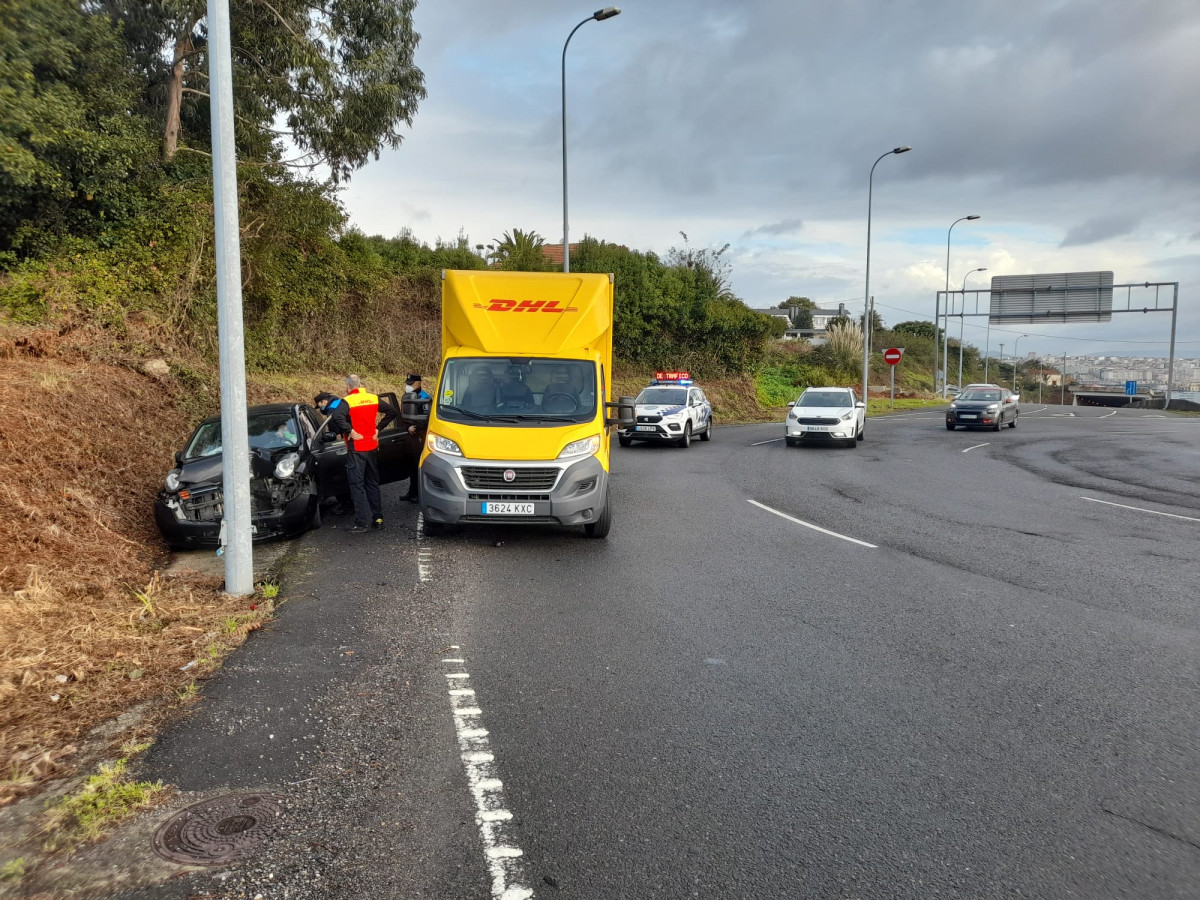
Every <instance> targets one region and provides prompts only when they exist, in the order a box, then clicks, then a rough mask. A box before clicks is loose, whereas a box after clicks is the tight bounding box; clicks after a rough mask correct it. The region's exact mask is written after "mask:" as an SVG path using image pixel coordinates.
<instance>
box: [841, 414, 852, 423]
mask: <svg viewBox="0 0 1200 900" xmlns="http://www.w3.org/2000/svg"><path fill="white" fill-rule="evenodd" d="M853 418H854V413H853V412H848V413H846V414H845V415H844V416H842V421H843V422H849V421H850V420H851V419H853Z"/></svg>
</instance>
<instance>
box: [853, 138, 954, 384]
mask: <svg viewBox="0 0 1200 900" xmlns="http://www.w3.org/2000/svg"><path fill="white" fill-rule="evenodd" d="M911 149H912V147H896V148H894V149H892V150H889V151H888V152H887V153H883V154H880V157H879V159H877V160H875V162H874V163H873V164H872V165H871V174H870V176H869V177H868V178H867V281H866V288H865V289H864V290H863V370H862V379H863V380H862V399H863V403H866V402H867V398H868V397H869V396H870V395H869V393H868V382H869V381H870V378H871V199H872V194H873V192H874V187H875V166H877V165H879V160H881V159H883V158H884V157H885V156H892V155H899V154H901V153H907V152H908V151H909V150H911ZM935 337H936V334H935Z"/></svg>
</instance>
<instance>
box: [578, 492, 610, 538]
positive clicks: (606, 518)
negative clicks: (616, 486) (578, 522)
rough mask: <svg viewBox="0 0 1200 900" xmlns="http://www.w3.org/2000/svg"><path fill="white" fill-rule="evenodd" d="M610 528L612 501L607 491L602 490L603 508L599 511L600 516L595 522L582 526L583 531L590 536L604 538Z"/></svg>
mask: <svg viewBox="0 0 1200 900" xmlns="http://www.w3.org/2000/svg"><path fill="white" fill-rule="evenodd" d="M611 528H612V502H611V497H610V495H609V492H608V491H605V492H604V509H602V510H601V511H600V518H598V519H597V520H596V521H595V522H589V523H588V524H586V525H584V526H583V533H584V534H586V535H587V536H588V537H590V538H606V537H608V532H609V529H611Z"/></svg>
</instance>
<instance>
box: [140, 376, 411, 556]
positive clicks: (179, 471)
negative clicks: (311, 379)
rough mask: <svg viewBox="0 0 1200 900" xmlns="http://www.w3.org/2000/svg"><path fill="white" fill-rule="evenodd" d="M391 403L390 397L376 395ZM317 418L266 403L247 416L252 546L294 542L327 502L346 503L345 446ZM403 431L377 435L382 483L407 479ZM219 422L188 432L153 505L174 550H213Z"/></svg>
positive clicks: (309, 411)
mask: <svg viewBox="0 0 1200 900" xmlns="http://www.w3.org/2000/svg"><path fill="white" fill-rule="evenodd" d="M381 396H385V397H388V398H389V399H390V398H391V397H393V396H394V395H381ZM325 424H326V420H325V417H324V416H322V415H321V413H319V412H317V410H315V409H314V408H312V407H311V406H308V405H307V404H303V403H271V404H266V405H263V406H252V407H250V409H249V410H248V411H247V433H248V436H249V439H250V509H251V525H252V527H253V530H254V533H253V538H254V540H255V541H261V540H266V539H269V538H276V537H292V536H295V535H298V534H301V533H303V532H305V531H307V530H308V529H310V528H317V527H320V524H321V506H322V504H323V503H324V502H325V501H331V502H335V503H336V502H338V501H342V502H345V503H348V502H349V485H348V484H347V481H346V452H347V451H346V445H345V443H344V442H343V441H342V440H341V439H340V438H338V437H337V436H335V435H333V434H330V433H329V432H328V431H327V430H326V429H325ZM408 437H409V436H408V434H407V431H406V430H403V429H401V427H400V423H399V422H398V421H385V422H383V423H382V427H381V428H380V432H379V452H378V454H377V456H378V462H379V480H380V482H381V483H387V482H392V481H398V480H400V479H402V478H404V477H405V475H406V469H405V466H404V457H405V454H407V453H411V452H414V449H415V448H410V447H409V446H408V444H409V443H411V441H410V440H408ZM223 473H224V465H223V457H222V455H221V417H220V416H212V417H210V418H208V419H205V420H204V421H203V422H201V423H200V424H199V425H198V426H197V427H196V430H195V431H193V432H192V435H191V437H190V438H188V440H187V443H186V444H185V445H184V449H183V450H181V451H179V452H177V453H176V454H175V468H173V469H172V470H171V471H170V472H169V473H168V474H167V478H166V483H165V485H164V486H163V489H162V490H161V491H159V494H158V497H157V499H156V500H155V502H154V519H155V522H156V523H157V524H158V530H159V531H160V532H161V533H162V536H163V538H164V539H165V540H166V541H167V543H168V544H169V545H170V546H171V548H172V549H174V550H188V549H195V548H199V547H217V546H220V543H221V522H222V519H223V518H224V516H225V504H224V494H223V485H222V478H223Z"/></svg>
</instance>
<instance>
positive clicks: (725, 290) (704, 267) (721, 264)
mask: <svg viewBox="0 0 1200 900" xmlns="http://www.w3.org/2000/svg"><path fill="white" fill-rule="evenodd" d="M679 235H680V237H682V238H683V247H682V248H680V247H672V248H671V249H670V250H669V251H668V252H667V265H668V266H671V267H673V268H677V269H682V270H685V271H687V272H691V273H693V274H694V275H695V279H694V286H695V288H696V290H697V296H698V297H701V298H704V299H721V300H732V299H735V295H734V293H733V287H732V285H731V283H730V279H731V276H732V272H733V264H732V263H730V262H729V260H727V259H725V258H724V257H725V254H726V253H728V252H729V244H726V245H725V246H723V247H721V248H719V249H713V248H712V247H703V248H696V247H692V246H691V245H690V244H689V243H688V236H687V234H686V233H685V232H683V231H681V232H679Z"/></svg>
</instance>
